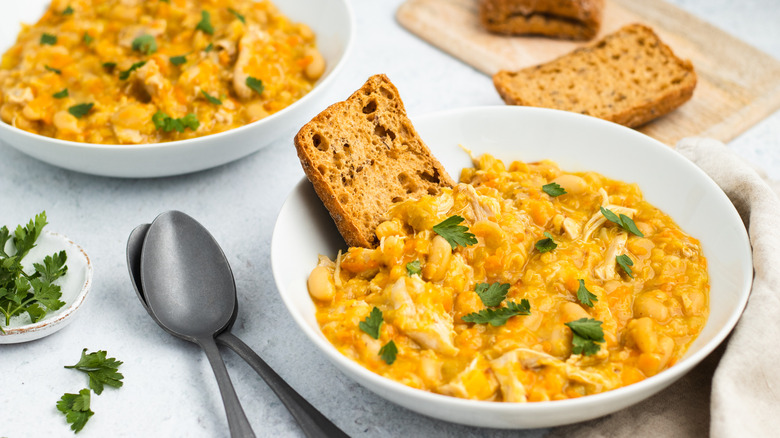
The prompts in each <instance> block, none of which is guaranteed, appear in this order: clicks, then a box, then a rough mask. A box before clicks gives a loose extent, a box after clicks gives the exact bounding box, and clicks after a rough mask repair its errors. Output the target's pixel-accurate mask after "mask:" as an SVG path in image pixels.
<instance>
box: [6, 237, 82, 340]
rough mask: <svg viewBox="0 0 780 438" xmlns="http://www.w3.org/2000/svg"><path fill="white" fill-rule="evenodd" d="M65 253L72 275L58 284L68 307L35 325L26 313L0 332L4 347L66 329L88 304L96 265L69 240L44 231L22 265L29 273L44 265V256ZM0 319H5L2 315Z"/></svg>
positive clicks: (65, 306) (62, 298)
mask: <svg viewBox="0 0 780 438" xmlns="http://www.w3.org/2000/svg"><path fill="white" fill-rule="evenodd" d="M9 245H10V243H9ZM62 250H65V253H66V254H67V255H68V259H67V261H66V262H65V265H66V266H67V267H68V272H67V273H66V274H65V275H63V276H62V277H60V278H58V279H57V280H56V281H55V284H57V285H59V286H60V289H61V291H62V297H60V300H61V301H64V302H65V305H64V306H62V307H60V308H59V310H55V311H53V312H48V313H47V314H46V316H45V317H44V318H43V319H42V320H40V321H38V322H35V323H31V322H30V318H29V316H28V315H27V314H26V313H24V314H22V315H18V316H14V317H13V318H11V323H10V324H9V325H8V326H7V327H6V326H3V330H4V331H5V334H3V333H2V332H0V344H15V343H18V342H27V341H32V340H35V339H39V338H42V337H44V336H48V335H50V334H52V333H54V332H56V331H58V330H60V329H62V328H63V327H65V326H66V325H68V323H70V322H71V321H72V320H73V316H74V315H75V314H76V311H77V310H78V309H79V307H80V306H81V305H82V304H83V303H84V300H85V299H86V298H87V293H88V292H89V289H90V287H92V262H91V261H90V259H89V256H87V253H86V252H84V250H83V249H82V248H81V247H80V246H78V245H77V244H75V243H74V242H73V241H72V240H70V239H68V238H67V237H65V236H63V235H61V234H57V233H52V232H49V231H44V232H43V233H41V235H40V236H39V237H38V241H37V242H36V246H35V247H34V248H33V249H31V250H30V252H29V253H27V256H25V258H24V259H23V260H22V266H23V267H24V270H25V272H32V264H33V263H40V261H41V260H43V258H44V257H46V256H48V255H51V254H53V253H55V252H60V251H62ZM0 318H5V317H4V316H2V315H0ZM3 323H5V320H3Z"/></svg>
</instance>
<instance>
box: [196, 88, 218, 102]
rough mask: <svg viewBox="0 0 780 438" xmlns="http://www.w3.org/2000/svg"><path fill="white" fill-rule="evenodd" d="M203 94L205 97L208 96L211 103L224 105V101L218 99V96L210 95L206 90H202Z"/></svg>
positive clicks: (207, 98)
mask: <svg viewBox="0 0 780 438" xmlns="http://www.w3.org/2000/svg"><path fill="white" fill-rule="evenodd" d="M200 92H201V94H203V97H205V98H206V100H208V101H209V103H213V104H214V105H222V101H221V100H219V99H217V98H216V97H214V96H212V95H210V94H209V93H206V91H204V90H200Z"/></svg>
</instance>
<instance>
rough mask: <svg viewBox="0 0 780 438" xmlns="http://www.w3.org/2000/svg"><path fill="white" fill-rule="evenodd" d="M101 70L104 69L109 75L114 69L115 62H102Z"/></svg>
mask: <svg viewBox="0 0 780 438" xmlns="http://www.w3.org/2000/svg"><path fill="white" fill-rule="evenodd" d="M103 68H104V69H106V71H107V72H109V73H111V72H112V71H114V69H115V68H116V62H104V63H103Z"/></svg>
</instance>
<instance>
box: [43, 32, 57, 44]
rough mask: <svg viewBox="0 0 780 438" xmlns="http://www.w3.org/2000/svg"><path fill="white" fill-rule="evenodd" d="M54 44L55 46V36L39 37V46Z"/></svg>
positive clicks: (45, 34)
mask: <svg viewBox="0 0 780 438" xmlns="http://www.w3.org/2000/svg"><path fill="white" fill-rule="evenodd" d="M55 44H57V35H52V34H50V33H44V34H43V35H41V45H49V46H53V45H55Z"/></svg>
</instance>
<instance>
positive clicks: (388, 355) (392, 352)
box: [379, 341, 398, 365]
mask: <svg viewBox="0 0 780 438" xmlns="http://www.w3.org/2000/svg"><path fill="white" fill-rule="evenodd" d="M397 354H398V347H396V346H395V342H393V341H390V342H388V343H387V344H385V345H384V346H383V347H382V348H380V349H379V356H381V357H382V360H383V361H385V363H386V364H388V365H392V364H393V362H395V356H396V355H397Z"/></svg>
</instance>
